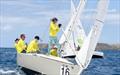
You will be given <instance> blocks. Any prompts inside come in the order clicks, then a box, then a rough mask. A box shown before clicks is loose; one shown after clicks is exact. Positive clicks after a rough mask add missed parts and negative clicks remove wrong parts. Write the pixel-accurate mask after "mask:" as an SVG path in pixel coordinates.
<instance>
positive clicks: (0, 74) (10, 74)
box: [0, 69, 24, 75]
mask: <svg viewBox="0 0 120 75" xmlns="http://www.w3.org/2000/svg"><path fill="white" fill-rule="evenodd" d="M0 75H24V74H21V73H20V72H19V71H17V70H7V71H6V70H3V69H0Z"/></svg>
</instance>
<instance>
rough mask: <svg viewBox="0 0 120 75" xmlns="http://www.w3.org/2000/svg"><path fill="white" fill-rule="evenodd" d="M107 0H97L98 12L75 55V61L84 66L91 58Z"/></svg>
mask: <svg viewBox="0 0 120 75" xmlns="http://www.w3.org/2000/svg"><path fill="white" fill-rule="evenodd" d="M108 4H109V0H99V3H98V12H97V15H96V19H95V22H94V26H93V27H92V29H91V31H90V33H89V35H88V37H86V39H85V41H84V43H83V46H82V48H81V50H80V51H79V52H78V54H77V55H76V58H75V59H76V61H77V63H78V64H79V65H80V66H81V65H82V66H83V67H84V68H86V67H87V66H88V64H89V63H90V60H91V58H92V55H93V52H94V50H95V47H96V44H97V42H98V39H99V36H100V33H101V30H102V27H103V23H104V20H105V15H106V13H107V8H108Z"/></svg>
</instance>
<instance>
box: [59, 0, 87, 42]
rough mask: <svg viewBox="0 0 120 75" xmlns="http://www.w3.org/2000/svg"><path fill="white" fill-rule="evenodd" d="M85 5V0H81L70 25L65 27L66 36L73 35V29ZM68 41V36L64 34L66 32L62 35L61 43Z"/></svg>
mask: <svg viewBox="0 0 120 75" xmlns="http://www.w3.org/2000/svg"><path fill="white" fill-rule="evenodd" d="M84 6H85V0H80V3H79V6H78V8H77V9H76V11H77V12H75V14H74V15H73V16H72V17H71V19H70V22H69V23H68V26H67V27H66V29H65V35H66V36H68V37H69V36H70V35H71V31H72V30H73V27H74V25H75V22H76V20H77V19H78V17H79V16H80V15H81V13H82V11H83V9H84ZM65 41H66V38H65V36H64V34H63V35H62V36H61V38H60V40H59V43H60V44H63V43H64V42H65Z"/></svg>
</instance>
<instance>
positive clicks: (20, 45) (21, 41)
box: [16, 39, 27, 53]
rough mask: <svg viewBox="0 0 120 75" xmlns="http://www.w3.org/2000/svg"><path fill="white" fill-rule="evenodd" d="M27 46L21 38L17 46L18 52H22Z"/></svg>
mask: <svg viewBox="0 0 120 75" xmlns="http://www.w3.org/2000/svg"><path fill="white" fill-rule="evenodd" d="M26 47H27V46H26V44H25V42H24V40H22V39H20V40H19V41H18V44H17V46H16V49H17V52H18V53H21V52H22V51H23V50H25V49H26Z"/></svg>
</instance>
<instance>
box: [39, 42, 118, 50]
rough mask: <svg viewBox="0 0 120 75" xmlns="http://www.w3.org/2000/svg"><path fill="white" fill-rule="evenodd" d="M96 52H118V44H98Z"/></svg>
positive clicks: (43, 45) (43, 44)
mask: <svg viewBox="0 0 120 75" xmlns="http://www.w3.org/2000/svg"><path fill="white" fill-rule="evenodd" d="M40 48H48V44H46V43H42V44H40ZM96 50H120V44H112V45H110V44H106V43H98V44H97V47H96Z"/></svg>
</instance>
